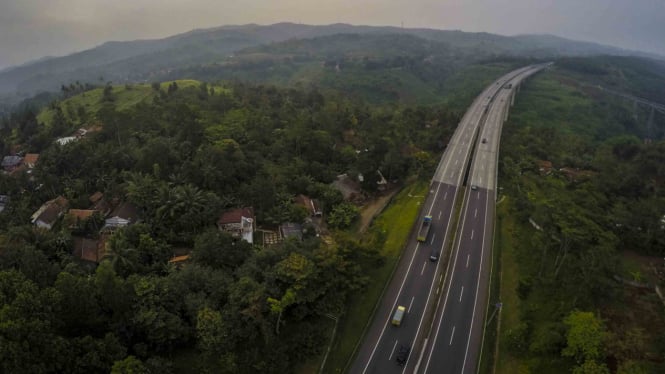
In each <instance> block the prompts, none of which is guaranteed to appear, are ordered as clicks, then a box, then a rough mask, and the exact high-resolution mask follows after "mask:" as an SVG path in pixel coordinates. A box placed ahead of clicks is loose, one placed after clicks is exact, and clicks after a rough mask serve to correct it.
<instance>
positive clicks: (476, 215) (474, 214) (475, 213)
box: [473, 208, 478, 218]
mask: <svg viewBox="0 0 665 374" xmlns="http://www.w3.org/2000/svg"><path fill="white" fill-rule="evenodd" d="M476 217H478V208H476V211H475V212H474V213H473V218H476Z"/></svg>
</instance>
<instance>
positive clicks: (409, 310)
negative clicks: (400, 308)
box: [406, 296, 416, 313]
mask: <svg viewBox="0 0 665 374" xmlns="http://www.w3.org/2000/svg"><path fill="white" fill-rule="evenodd" d="M415 298H416V297H415V296H413V297H411V302H410V303H409V309H407V310H406V312H407V313H411V306H413V300H414V299H415Z"/></svg>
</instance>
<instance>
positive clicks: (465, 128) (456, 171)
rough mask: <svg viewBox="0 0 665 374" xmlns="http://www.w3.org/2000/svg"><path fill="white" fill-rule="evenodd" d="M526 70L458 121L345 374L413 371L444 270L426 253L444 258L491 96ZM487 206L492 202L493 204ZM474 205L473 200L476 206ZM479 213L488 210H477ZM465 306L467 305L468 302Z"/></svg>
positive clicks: (489, 93)
mask: <svg viewBox="0 0 665 374" xmlns="http://www.w3.org/2000/svg"><path fill="white" fill-rule="evenodd" d="M529 69H530V67H526V68H522V69H518V70H516V71H513V72H511V73H508V74H506V75H505V76H503V77H501V78H499V79H498V80H497V81H496V82H494V83H492V84H491V85H490V86H488V87H487V88H486V89H485V90H484V91H483V92H482V93H481V94H480V95H479V96H478V97H477V98H476V99H475V100H474V102H473V103H472V105H471V106H470V107H469V110H468V111H467V112H466V113H465V115H464V117H463V118H462V120H461V121H460V123H459V125H458V127H457V129H456V130H455V133H454V134H453V137H452V138H451V140H450V142H449V144H448V146H447V148H446V151H445V152H444V154H443V156H442V157H441V160H440V162H439V165H438V167H437V170H436V172H435V175H434V177H433V178H432V183H431V185H430V191H429V194H428V196H427V198H426V200H425V202H424V206H423V209H422V210H421V215H420V216H419V218H418V221H417V222H416V223H415V227H414V230H412V234H411V237H410V238H409V241H408V244H407V246H406V248H405V250H404V252H403V254H402V258H401V260H400V262H399V264H398V265H397V266H398V267H397V269H396V271H395V275H394V277H393V278H392V279H391V281H390V284H389V285H388V287H387V289H386V292H385V294H384V296H383V298H382V300H381V301H380V303H379V305H378V309H377V312H376V314H375V316H374V319H373V320H372V322H371V323H370V326H369V328H368V330H367V332H366V333H365V336H364V338H363V342H362V345H361V346H360V348H359V349H358V351H357V354H356V357H355V360H354V362H353V364H352V366H351V368H350V370H349V372H350V373H382V374H383V373H400V372H401V373H411V372H414V371H415V369H416V365H417V362H418V361H419V360H418V357H419V356H421V350H420V349H418V348H420V347H419V346H418V344H415V343H416V342H418V341H419V337H420V338H422V336H425V335H429V334H430V332H431V331H430V329H431V324H430V323H429V321H427V318H425V317H426V316H428V311H430V313H429V314H430V315H431V311H433V310H434V309H433V308H434V305H438V300H439V299H440V296H441V285H442V284H443V279H444V271H445V270H446V266H444V265H445V264H443V261H440V262H439V261H436V262H432V261H430V260H429V257H430V255H431V254H432V251H437V252H438V253H440V254H441V258H444V256H443V254H444V252H445V251H446V248H444V245H445V243H447V241H448V236H449V234H450V232H451V229H450V227H451V226H452V225H451V221H452V222H454V221H456V220H455V217H453V213H454V205H455V200H456V199H457V198H458V192H459V191H460V190H461V189H460V187H461V185H462V183H463V181H464V176H465V172H466V170H467V168H468V165H469V161H470V155H471V152H472V150H473V145H474V144H475V141H476V140H477V134H478V131H479V129H480V125H481V122H483V120H484V119H485V118H486V116H487V115H488V113H489V108H491V104H492V102H493V101H494V100H495V96H496V95H498V94H500V93H502V91H508V90H505V89H502V87H503V85H504V84H505V83H506V82H508V81H509V80H511V79H513V77H515V76H516V75H518V74H520V73H523V72H525V71H528V70H529ZM497 144H498V143H497ZM485 194H487V193H485ZM491 200H492V202H493V199H491ZM482 201H484V202H485V203H487V198H486V197H485V198H483V199H482ZM480 203H481V200H480V199H479V200H478V201H477V204H480ZM492 209H493V208H492ZM483 211H488V209H486V208H483ZM426 215H431V216H432V218H433V219H432V223H431V228H430V232H429V236H428V238H427V240H426V241H425V242H423V243H420V242H418V241H417V240H416V235H417V231H418V228H419V227H420V225H421V222H422V220H423V218H424V216H426ZM474 227H475V226H474ZM481 227H482V226H481ZM480 236H482V235H480ZM480 236H479V237H480ZM479 259H480V258H478V262H480V261H479ZM440 263H441V265H440ZM466 300H469V301H470V302H472V300H471V299H465V301H466ZM397 306H404V307H406V310H407V312H406V315H405V316H404V318H403V320H402V323H401V325H400V326H399V327H397V326H393V325H392V324H391V320H392V316H393V313H394V311H395V310H396V308H397ZM437 310H438V309H437ZM424 322H427V323H424ZM402 344H404V345H407V346H409V347H411V354H410V356H409V358H408V360H407V362H406V364H405V365H403V366H399V365H398V364H397V363H396V360H395V355H396V353H397V352H398V350H399V347H400V345H402Z"/></svg>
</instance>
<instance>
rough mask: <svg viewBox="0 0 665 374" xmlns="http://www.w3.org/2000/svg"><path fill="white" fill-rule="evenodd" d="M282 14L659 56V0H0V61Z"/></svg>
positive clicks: (663, 50) (664, 7) (663, 8)
mask: <svg viewBox="0 0 665 374" xmlns="http://www.w3.org/2000/svg"><path fill="white" fill-rule="evenodd" d="M283 21H290V22H299V23H307V24H329V23H336V22H344V23H351V24H356V25H358V24H364V25H393V26H399V25H400V24H401V23H402V22H403V23H404V27H430V28H437V29H459V30H463V31H487V32H492V33H498V34H503V35H514V34H524V33H539V34H543V33H548V34H555V35H559V36H563V37H567V38H572V39H578V40H587V41H595V42H600V43H604V44H610V45H615V46H619V47H625V48H630V49H636V50H642V51H647V52H656V53H660V54H663V55H665V0H338V1H332V0H0V68H2V67H7V66H10V65H16V64H20V63H23V62H25V61H28V60H33V59H37V58H40V57H43V56H49V55H51V56H61V55H66V54H69V53H72V52H75V51H80V50H83V49H87V48H91V47H94V46H96V45H99V44H101V43H103V42H105V41H109V40H133V39H144V38H161V37H165V36H169V35H173V34H177V33H180V32H185V31H189V30H191V29H194V28H205V27H214V26H221V25H228V24H245V23H258V24H271V23H276V22H283Z"/></svg>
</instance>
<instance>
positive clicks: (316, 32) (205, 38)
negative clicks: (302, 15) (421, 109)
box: [0, 23, 647, 96]
mask: <svg viewBox="0 0 665 374" xmlns="http://www.w3.org/2000/svg"><path fill="white" fill-rule="evenodd" d="M334 34H360V35H377V34H408V35H411V36H413V37H415V38H420V39H423V42H424V41H431V42H435V43H430V44H428V48H431V51H430V52H431V53H442V52H443V51H442V50H444V49H447V51H446V52H447V53H448V54H450V56H451V57H452V58H458V59H464V60H465V61H464V63H467V62H474V61H479V60H482V59H486V58H488V57H497V56H518V57H527V56H528V57H537V58H551V57H556V56H563V55H565V56H587V55H599V54H611V55H641V56H647V55H646V54H644V53H640V52H635V51H628V50H624V49H619V48H615V47H610V46H605V45H600V44H595V43H587V42H578V41H573V40H568V39H564V38H559V37H555V36H551V35H520V36H512V37H507V36H501V35H495V34H489V33H468V32H462V31H446V30H435V29H403V28H397V27H374V26H353V25H348V24H332V25H326V26H313V25H303V24H293V23H278V24H273V25H268V26H261V25H255V24H250V25H241V26H222V27H217V28H212V29H197V30H192V31H190V32H187V33H183V34H178V35H174V36H171V37H168V38H164V39H155V40H136V41H127V42H107V43H104V44H102V45H100V46H98V47H96V48H92V49H89V50H85V51H82V52H78V53H74V54H71V55H68V56H64V57H54V58H46V59H43V60H37V61H33V62H31V63H28V64H24V65H21V66H18V67H13V68H9V69H6V70H3V71H1V72H0V94H5V95H6V94H14V93H19V94H22V95H24V96H25V95H31V94H34V93H36V92H39V91H44V90H58V89H59V87H60V85H62V84H68V83H71V82H74V81H80V82H97V83H101V82H103V81H104V82H105V81H113V82H114V83H124V82H141V81H145V80H152V79H156V78H158V77H159V76H160V74H162V75H163V74H164V73H167V72H171V71H173V70H175V69H183V68H190V67H193V66H199V65H205V64H210V63H217V62H221V61H224V60H227V59H229V57H230V56H231V55H233V54H235V53H238V52H239V51H242V50H244V49H247V48H250V47H257V46H260V45H264V44H270V43H273V44H274V43H279V42H284V41H288V40H292V39H311V38H317V37H322V36H329V35H334ZM349 42H350V43H352V42H353V40H351V41H349ZM314 43H316V41H314ZM270 48H272V49H275V48H276V47H275V46H272V47H270Z"/></svg>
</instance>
